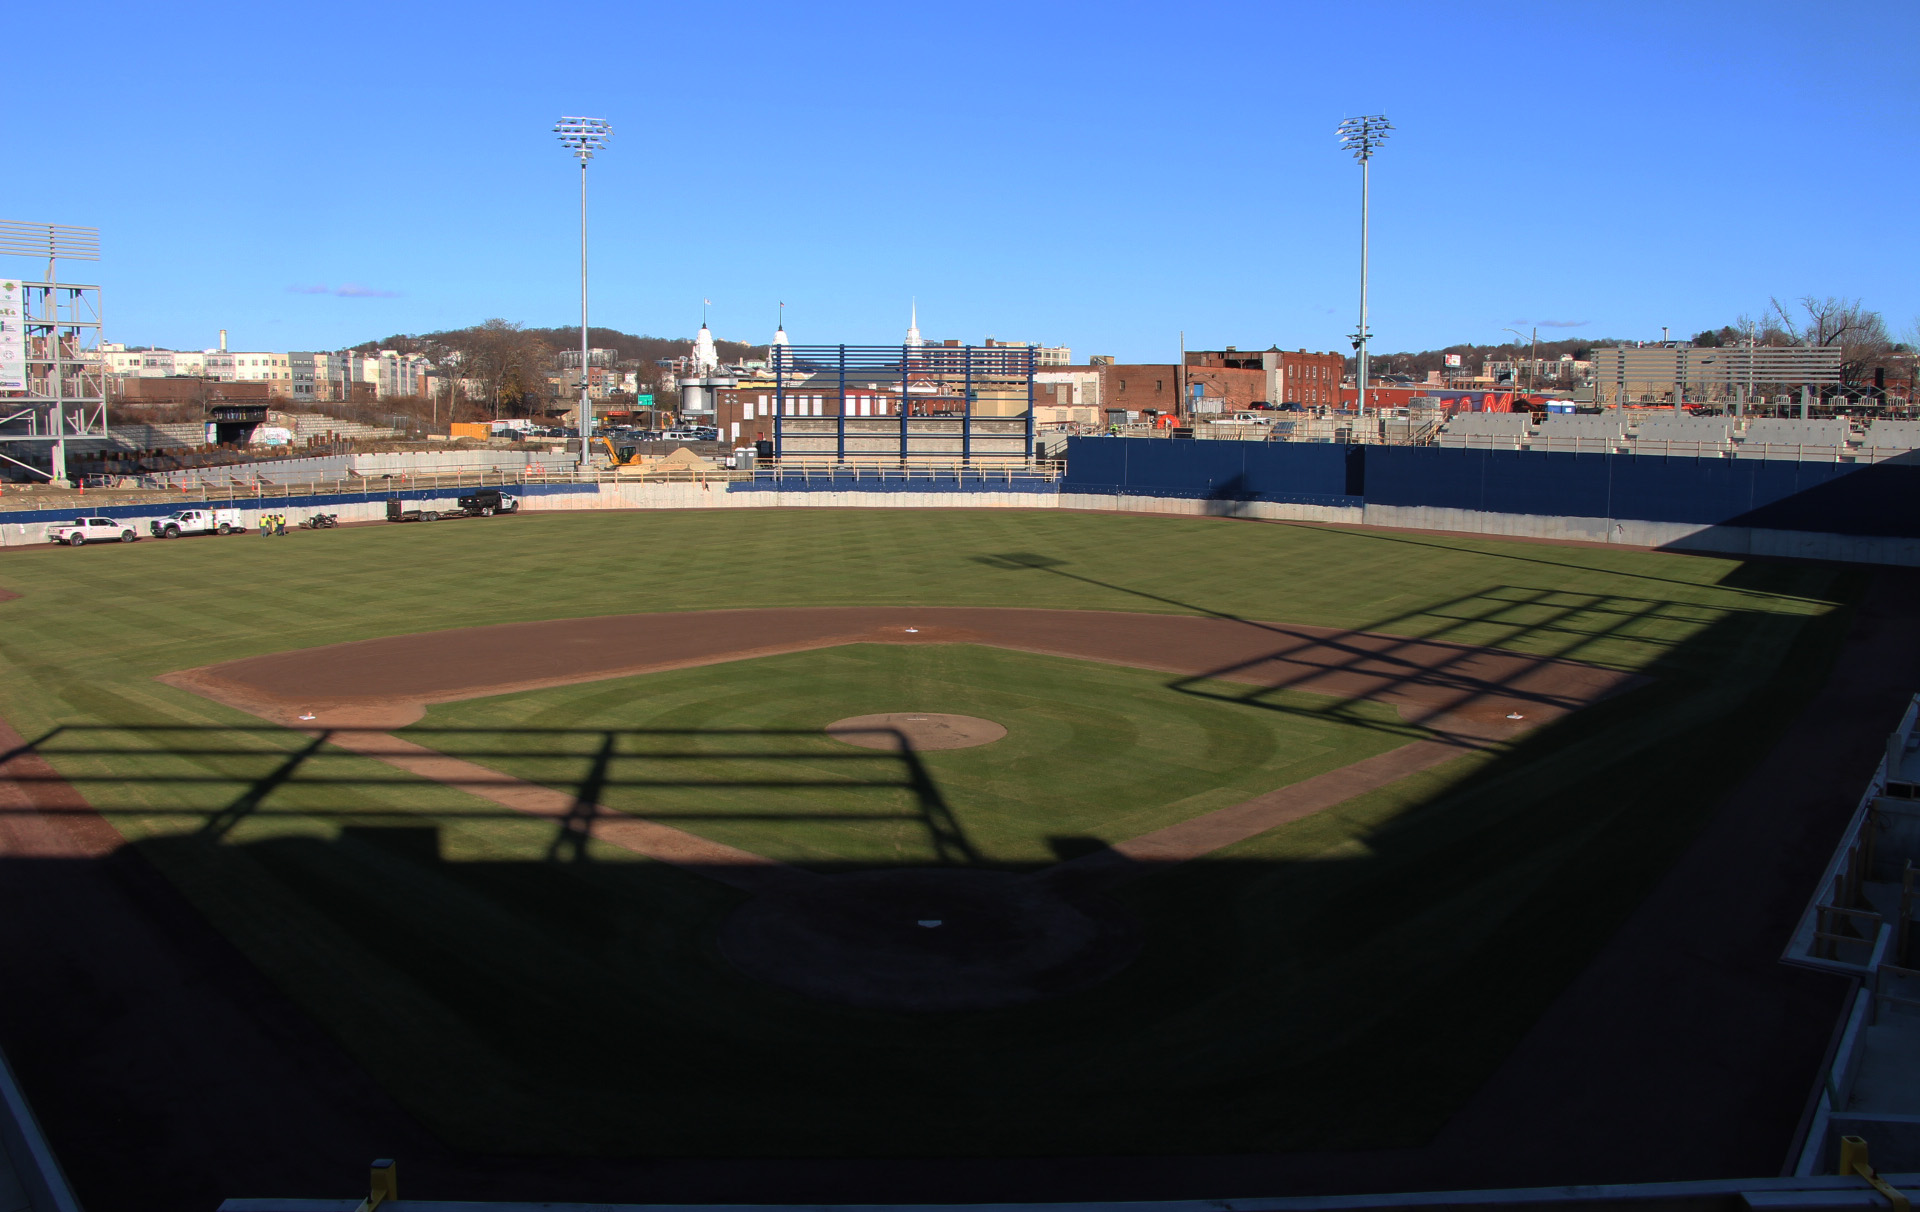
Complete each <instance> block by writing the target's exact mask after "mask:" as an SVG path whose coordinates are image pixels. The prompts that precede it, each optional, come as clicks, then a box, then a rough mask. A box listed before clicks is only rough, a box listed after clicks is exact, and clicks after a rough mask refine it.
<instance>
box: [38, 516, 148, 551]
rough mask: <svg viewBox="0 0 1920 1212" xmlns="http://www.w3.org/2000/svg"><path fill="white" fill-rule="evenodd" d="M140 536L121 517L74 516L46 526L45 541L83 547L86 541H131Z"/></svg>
mask: <svg viewBox="0 0 1920 1212" xmlns="http://www.w3.org/2000/svg"><path fill="white" fill-rule="evenodd" d="M139 537H140V532H139V531H138V530H135V529H134V526H133V523H132V522H129V521H126V520H125V519H123V518H75V519H74V520H73V521H71V522H56V523H54V524H53V525H52V526H49V527H47V542H49V543H65V544H66V545H67V546H69V547H84V546H86V545H87V544H88V543H116V542H117V543H131V542H133V541H134V540H135V539H137V538H139Z"/></svg>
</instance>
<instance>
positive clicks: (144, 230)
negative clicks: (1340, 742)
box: [0, 0, 1920, 361]
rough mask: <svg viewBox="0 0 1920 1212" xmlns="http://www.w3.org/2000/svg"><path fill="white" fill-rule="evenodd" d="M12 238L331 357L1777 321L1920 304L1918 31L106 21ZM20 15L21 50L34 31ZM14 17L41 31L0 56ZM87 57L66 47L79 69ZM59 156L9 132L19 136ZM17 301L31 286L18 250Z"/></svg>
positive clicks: (1545, 14)
mask: <svg viewBox="0 0 1920 1212" xmlns="http://www.w3.org/2000/svg"><path fill="white" fill-rule="evenodd" d="M58 11H60V10H58V8H57V6H46V5H41V6H35V7H33V8H32V9H30V10H28V11H27V12H25V13H23V14H17V15H16V17H15V18H14V22H15V27H14V28H15V30H16V32H17V33H22V32H23V33H26V34H28V35H29V37H28V38H27V39H25V40H22V41H17V42H16V47H19V46H26V45H32V38H31V35H33V34H42V35H45V36H47V37H50V38H51V37H61V38H65V39H66V40H67V41H68V42H69V44H70V45H78V46H81V47H84V48H85V55H84V72H83V75H84V77H85V82H84V84H80V85H76V86H75V87H72V88H66V89H62V90H60V92H59V95H58V100H57V105H56V107H55V110H54V112H55V113H57V114H58V115H59V117H60V119H61V121H62V122H63V123H64V124H65V125H66V127H67V128H68V129H70V130H71V131H73V132H74V134H73V135H72V144H71V147H72V150H71V152H70V153H67V154H66V155H65V157H64V158H63V159H59V160H58V161H56V160H53V159H50V158H42V152H41V151H38V150H35V151H33V152H32V155H33V157H34V162H35V164H36V165H38V167H36V168H35V169H34V170H33V171H32V172H31V173H30V174H29V175H27V176H25V177H16V179H15V180H16V185H15V188H14V189H13V190H12V191H11V194H12V197H13V201H12V203H11V204H10V206H9V207H8V213H5V214H0V217H5V218H16V219H22V220H29V221H49V222H60V223H78V224H90V225H95V226H98V227H99V228H101V229H102V244H103V248H104V259H103V260H102V262H101V263H100V265H99V266H98V267H97V269H96V268H95V267H92V266H88V267H85V268H86V270H87V271H88V272H92V273H96V274H97V280H98V281H100V282H101V283H102V284H103V286H104V287H105V288H106V289H105V299H106V307H107V318H108V334H107V335H108V339H110V340H121V341H126V342H128V343H140V344H159V345H172V346H176V347H182V348H199V347H203V346H206V345H210V344H212V343H213V342H214V340H215V339H216V334H217V331H218V330H219V329H221V328H226V329H228V330H230V340H231V343H232V345H233V346H234V347H235V348H252V349H325V348H329V347H338V346H340V345H342V344H349V343H354V342H358V341H362V340H368V339H373V338H378V337H382V336H385V335H387V334H389V333H393V332H425V331H430V330H433V329H437V328H447V327H456V326H460V325H464V324H470V323H475V322H477V321H480V320H482V319H485V318H487V317H489V316H504V317H507V318H509V319H513V320H518V321H521V322H524V323H527V324H533V325H543V326H544V325H553V324H570V323H577V322H578V317H579V302H578V295H579V283H578V276H577V274H578V261H577V256H578V239H579V232H578V226H577V223H578V217H577V206H578V192H577V191H578V176H579V174H578V171H577V169H575V168H574V166H573V162H572V161H571V160H569V159H568V157H567V156H566V154H565V152H564V151H563V149H561V148H560V147H559V146H558V144H557V143H556V142H555V140H554V138H553V136H552V135H551V133H550V128H551V126H552V125H553V122H554V120H555V119H556V118H558V117H559V116H560V115H562V114H589V115H594V116H600V117H605V118H608V119H609V120H611V121H612V122H613V124H614V126H615V129H616V131H617V134H616V138H615V140H614V143H613V146H612V147H611V149H610V150H609V151H608V152H607V153H606V154H605V155H603V156H602V157H601V158H600V159H597V160H595V161H594V164H593V167H592V170H591V191H592V211H593V214H592V234H593V290H592V297H593V318H594V320H595V322H596V323H600V324H606V325H610V326H613V327H617V328H621V329H625V330H627V331H630V332H645V333H651V334H654V335H661V336H684V335H690V334H691V333H692V332H693V331H694V329H695V328H697V327H698V325H699V320H700V306H701V300H702V299H712V300H713V307H712V308H711V318H712V323H713V327H714V330H715V332H716V334H717V335H719V336H721V337H726V338H732V339H742V340H753V341H764V340H765V339H766V338H767V336H768V335H769V334H770V332H771V330H772V327H773V324H774V313H775V306H776V304H777V303H778V302H779V301H782V300H784V301H785V302H786V303H787V320H788V329H789V332H790V333H791V334H792V335H793V337H794V339H795V340H796V341H802V342H814V341H818V342H839V341H847V342H892V341H898V340H899V339H900V338H901V334H902V332H903V330H904V328H905V327H906V317H907V307H908V300H909V299H910V298H917V299H918V300H919V308H920V322H921V328H922V329H923V330H924V331H925V332H926V334H927V336H929V337H932V338H938V337H958V338H964V339H966V340H968V341H978V340H980V339H981V338H982V337H984V336H987V335H993V336H996V337H999V338H1002V339H1020V340H1036V341H1042V342H1046V343H1048V344H1067V345H1071V346H1072V347H1073V349H1074V353H1075V357H1076V359H1077V360H1084V359H1085V357H1086V355H1088V354H1092V353H1105V354H1113V355H1116V356H1117V357H1119V358H1120V359H1122V360H1123V361H1127V360H1141V361H1145V360H1171V359H1172V357H1173V355H1174V351H1175V350H1176V348H1177V344H1178V341H1179V333H1180V332H1181V331H1182V330H1184V331H1185V333H1186V340H1187V344H1188V346H1189V347H1190V348H1218V347H1220V346H1223V345H1229V344H1231V345H1238V346H1240V347H1243V348H1248V347H1262V348H1264V347H1266V346H1267V345H1269V344H1273V343H1279V344H1281V345H1283V346H1287V347H1307V348H1315V349H1332V348H1341V349H1344V348H1345V334H1347V333H1349V332H1350V331H1351V330H1352V327H1353V323H1354V313H1355V310H1356V304H1357V295H1358V247H1357V245H1358V196H1359V170H1358V169H1357V168H1356V167H1355V166H1354V164H1353V163H1352V161H1351V160H1349V159H1348V158H1347V157H1346V156H1345V155H1344V154H1342V153H1341V151H1340V150H1339V149H1338V147H1337V146H1336V145H1335V142H1334V137H1333V128H1334V126H1335V124H1336V123H1337V122H1339V120H1340V119H1341V118H1343V117H1346V116H1348V115H1351V114H1356V113H1368V112H1380V113H1385V114H1387V115H1388V116H1390V117H1391V118H1392V120H1393V121H1394V123H1395V125H1396V126H1397V127H1398V130H1397V132H1396V134H1395V136H1394V138H1393V140H1392V142H1390V143H1389V144H1388V146H1387V148H1386V149H1385V151H1384V152H1382V153H1381V155H1380V157H1379V158H1378V159H1377V160H1376V161H1375V167H1374V179H1373V290H1372V309H1373V327H1374V331H1375V334H1376V342H1377V343H1376V348H1377V349H1380V350H1383V351H1386V350H1395V349H1403V348H1408V349H1418V348H1428V347H1434V346H1438V345H1442V344H1447V343H1451V342H1456V341H1477V342H1483V343H1491V342H1495V341H1498V340H1500V339H1502V337H1503V334H1502V332H1501V330H1502V329H1503V328H1505V327H1508V326H1512V327H1516V328H1525V327H1527V326H1528V325H1530V324H1535V323H1537V324H1541V325H1545V326H1548V327H1543V328H1542V329H1541V333H1542V336H1543V337H1545V336H1546V335H1548V334H1549V333H1552V334H1556V335H1591V336H1621V337H1638V338H1651V337H1658V335H1659V331H1660V326H1661V325H1670V326H1672V328H1673V329H1674V330H1675V332H1676V333H1681V332H1685V333H1691V332H1692V331H1695V330H1697V329H1699V328H1703V327H1708V326H1718V325H1719V324H1721V323H1725V322H1729V321H1731V320H1733V319H1734V318H1735V317H1736V316H1737V315H1739V314H1741V313H1743V312H1746V313H1755V314H1757V313H1759V312H1760V311H1761V310H1763V309H1764V308H1765V306H1766V303H1767V299H1768V297H1769V296H1772V295H1778V296H1780V297H1782V298H1783V299H1788V298H1793V297H1797V296H1800V295H1806V294H1816V295H1822V296H1824V295H1829V294H1834V295H1846V296H1858V297H1860V298H1861V299H1862V300H1863V301H1864V302H1865V303H1866V304H1867V305H1868V306H1870V307H1873V308H1877V309H1879V310H1881V311H1882V312H1884V313H1885V314H1886V315H1887V318H1888V320H1889V322H1890V323H1891V325H1892V326H1893V327H1894V328H1895V329H1896V330H1904V329H1907V328H1908V327H1909V326H1910V325H1911V324H1912V323H1913V321H1914V320H1915V318H1916V317H1920V279H1917V278H1916V274H1915V272H1914V270H1915V257H1914V254H1913V251H1912V248H1913V244H1912V238H1913V227H1912V217H1911V216H1912V213H1913V212H1912V206H1911V203H1910V202H1909V201H1908V200H1907V199H1909V198H1910V197H1911V196H1912V194H1913V193H1914V191H1915V190H1916V189H1917V188H1920V179H1916V178H1920V154H1917V153H1920V137H1917V136H1916V131H1920V104H1917V99H1920V87H1916V84H1915V73H1914V72H1913V69H1912V62H1911V48H1912V47H1913V46H1914V45H1915V44H1916V35H1920V5H1916V4H1913V3H1911V2H1910V0H1898V2H1892V0H1890V2H1886V3H1880V4H1865V3H1847V2H1845V0H1841V2H1838V3H1835V2H1828V3H1820V4H1814V3H1806V4H1778V3H1774V4H1770V3H1765V2H1764V0H1762V2H1757V3H1753V2H1750V3H1744V4H1738V5H1736V4H1731V3H1729V4H1714V3H1686V2H1684V0H1683V2H1682V3H1679V4H1673V3H1667V4H1638V3H1611V4H1597V3H1534V4H1456V5H1446V4H1434V3H1408V4H1403V3H1393V2H1377V3H1374V4H1372V5H1368V6H1365V7H1364V8H1362V7H1360V6H1355V5H1344V4H1316V5H1286V4H1273V3H1267V4H1235V3H1206V2H1204V0H1200V2H1185V3H1179V4H1171V3H1163V4H1129V3H1126V2H1125V0H1110V2H1108V3H1102V4H1098V5H1095V4H1084V3H1075V4H1067V3H1060V4H1048V3H1044V2H1043V3H1040V4H1032V3H1028V4H1002V3H994V2H986V3H968V4H955V5H947V4H939V3H934V4H923V5H910V4H900V3H898V2H897V0H895V2H891V3H885V4H870V5H869V4H833V3H804V4H803V3H795V2H793V0H787V2H786V3H779V4H700V3H691V4H690V3H684V2H683V3H675V4H671V5H666V4H647V3H641V4H602V3H595V2H592V0H589V2H587V3H583V4H580V5H564V6H555V7H552V8H545V7H541V6H529V5H507V4H495V3H490V2H487V0H481V2H478V3H462V4H452V3H437V4H407V3H387V4H380V5H373V4H331V5H329V4H324V3H322V4H317V5H306V6H295V5H286V6H276V5H254V4H246V5H241V4H234V5H210V4H202V5H195V4H191V3H186V4H174V5H153V4H145V3H142V4H128V3H119V2H109V3H106V4H104V5H101V6H97V8H96V9H89V10H88V15H87V17H86V20H85V22H84V29H83V30H81V31H79V32H78V33H75V32H72V31H66V32H62V31H60V30H59V29H58V28H57V27H56V26H55V25H54V24H53V23H52V22H53V20H54V18H53V16H52V14H55V13H57V12H58ZM42 23H44V24H42ZM23 27H24V28H23ZM76 39H77V42H76V41H75V40H76ZM41 138H42V136H41V135H39V134H37V133H36V134H35V135H33V136H32V138H31V139H29V140H28V143H27V144H24V145H22V146H23V151H24V150H25V149H26V148H27V147H29V146H30V147H33V148H39V147H40V146H41V144H40V139H41ZM0 272H4V273H14V274H22V275H31V274H33V273H35V272H36V270H35V269H34V267H33V265H32V263H29V262H21V261H17V260H15V259H12V258H0Z"/></svg>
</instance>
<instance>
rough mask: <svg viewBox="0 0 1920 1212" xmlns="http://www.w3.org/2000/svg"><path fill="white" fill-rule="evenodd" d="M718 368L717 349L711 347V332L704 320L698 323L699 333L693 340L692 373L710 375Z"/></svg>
mask: <svg viewBox="0 0 1920 1212" xmlns="http://www.w3.org/2000/svg"><path fill="white" fill-rule="evenodd" d="M719 368H720V354H719V351H717V350H716V349H714V347H713V333H712V331H711V330H709V329H708V328H707V325H706V321H704V320H703V321H701V323H700V335H699V336H698V337H695V338H694V341H693V373H694V374H696V375H710V374H712V373H713V372H714V371H715V370H718V369H719Z"/></svg>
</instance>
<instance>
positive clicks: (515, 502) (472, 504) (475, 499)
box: [460, 488, 520, 518]
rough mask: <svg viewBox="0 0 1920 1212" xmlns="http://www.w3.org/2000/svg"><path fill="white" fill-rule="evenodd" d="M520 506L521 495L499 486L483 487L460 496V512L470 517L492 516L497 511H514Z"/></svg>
mask: <svg viewBox="0 0 1920 1212" xmlns="http://www.w3.org/2000/svg"><path fill="white" fill-rule="evenodd" d="M519 508H520V498H519V497H515V496H510V495H508V494H507V493H504V492H501V491H500V490H499V489H498V488H482V489H479V490H478V491H476V492H471V493H468V494H467V495H466V496H464V497H461V498H460V512H462V513H464V514H466V515H467V516H468V517H470V518H490V517H492V516H493V515H494V514H496V513H514V512H516V511H517V510H518V509H519Z"/></svg>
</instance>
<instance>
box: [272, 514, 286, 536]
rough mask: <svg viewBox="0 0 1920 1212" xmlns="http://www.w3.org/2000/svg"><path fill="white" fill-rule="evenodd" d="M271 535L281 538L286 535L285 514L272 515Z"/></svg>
mask: <svg viewBox="0 0 1920 1212" xmlns="http://www.w3.org/2000/svg"><path fill="white" fill-rule="evenodd" d="M273 533H275V534H277V535H281V536H284V535H285V534H286V533H287V515H286V514H284V513H276V514H274V515H273Z"/></svg>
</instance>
